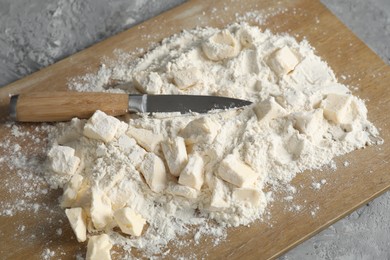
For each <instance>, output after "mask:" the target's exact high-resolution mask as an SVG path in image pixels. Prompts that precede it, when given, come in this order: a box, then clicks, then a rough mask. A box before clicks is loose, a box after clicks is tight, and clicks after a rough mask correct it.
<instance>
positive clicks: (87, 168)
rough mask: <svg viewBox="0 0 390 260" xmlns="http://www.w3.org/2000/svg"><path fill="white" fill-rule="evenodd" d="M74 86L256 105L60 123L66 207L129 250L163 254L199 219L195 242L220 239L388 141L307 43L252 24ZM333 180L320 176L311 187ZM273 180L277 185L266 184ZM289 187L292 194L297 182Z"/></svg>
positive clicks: (171, 45) (210, 32)
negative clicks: (301, 178) (278, 195)
mask: <svg viewBox="0 0 390 260" xmlns="http://www.w3.org/2000/svg"><path fill="white" fill-rule="evenodd" d="M112 82H123V83H125V82H127V83H128V84H122V85H120V86H119V87H115V86H112V84H111V83H112ZM71 88H72V89H73V90H77V91H107V92H121V93H139V92H142V93H149V94H196V95H219V96H227V97H233V98H241V99H246V100H250V101H252V102H253V104H252V105H251V106H248V107H245V108H240V109H232V110H227V111H212V112H210V113H208V114H205V115H203V114H202V115H201V114H196V113H192V114H186V115H178V114H177V113H165V114H156V115H153V116H148V115H127V116H126V117H125V118H122V120H123V122H121V123H119V121H118V120H116V119H114V118H112V117H109V116H107V115H105V114H104V113H102V112H98V113H97V114H95V116H94V117H93V119H90V120H89V121H88V122H87V121H85V120H78V119H73V120H72V121H71V122H70V123H61V124H58V125H57V133H56V138H55V141H54V143H53V148H52V149H56V150H58V148H59V147H69V149H66V151H67V154H69V155H68V157H66V158H65V159H64V162H66V164H60V166H61V167H60V168H61V169H72V170H71V172H70V170H69V171H68V172H66V173H64V174H63V176H62V177H58V178H57V177H56V178H53V176H56V175H58V174H59V170H56V171H55V175H53V172H54V171H53V165H54V166H55V164H54V163H53V162H51V164H50V167H51V169H52V170H49V171H47V172H46V177H47V179H48V180H49V183H50V185H51V186H52V187H53V188H55V187H61V188H63V189H64V191H65V192H64V196H63V197H62V204H61V205H62V207H65V208H82V209H83V212H84V213H85V216H81V215H79V216H78V218H77V219H78V221H79V222H78V224H80V223H81V222H85V228H86V230H87V232H88V234H89V236H94V235H96V234H98V233H101V232H104V233H107V234H109V235H110V237H111V241H113V242H114V243H115V244H118V245H121V246H123V248H124V249H125V250H126V251H128V252H129V254H131V252H130V251H131V248H138V249H140V250H142V252H143V253H144V255H146V256H153V255H156V254H161V253H162V252H163V249H164V247H165V246H166V245H167V244H168V243H169V242H171V241H173V240H175V238H177V237H178V236H183V235H185V234H187V233H188V232H189V231H190V229H189V226H194V231H193V232H194V234H195V235H194V240H195V243H197V242H198V241H199V240H200V238H201V236H203V235H211V236H214V237H215V238H216V239H215V240H214V241H215V242H216V243H218V242H220V241H221V238H224V237H225V236H226V227H230V226H234V227H236V226H239V225H250V224H251V223H252V222H253V221H255V220H262V219H263V218H265V217H267V216H266V209H267V205H268V204H269V203H271V202H272V200H273V198H272V187H277V186H279V185H280V184H282V185H286V184H288V183H289V182H290V181H291V180H292V179H293V178H294V177H295V176H296V174H298V173H300V172H303V171H304V170H313V169H320V168H321V167H324V166H325V165H332V164H334V162H333V161H332V159H333V158H334V157H335V156H339V155H342V154H345V153H348V152H351V151H353V150H355V149H358V148H362V147H365V146H366V145H370V144H376V143H381V140H380V138H378V131H377V130H376V128H375V127H374V126H373V125H372V124H371V123H370V122H369V121H368V120H367V109H366V107H365V105H364V103H363V101H362V100H360V99H359V98H357V97H355V96H352V95H351V92H350V90H349V89H348V88H347V86H345V85H342V84H340V83H338V82H337V80H336V77H335V75H334V73H333V71H332V70H331V69H330V68H329V66H328V65H327V64H326V63H325V62H324V61H322V60H321V59H320V58H319V57H318V56H316V55H315V53H314V50H313V48H312V47H311V46H310V44H309V43H308V42H307V41H305V40H304V41H302V42H300V43H298V42H297V41H296V40H295V39H294V38H292V37H290V36H288V35H274V34H272V33H271V32H270V31H263V32H262V31H260V30H259V29H258V28H257V27H251V26H249V25H247V24H245V23H243V24H233V25H230V26H229V27H227V28H225V29H222V30H220V29H216V28H197V29H194V30H191V31H183V32H182V33H180V34H177V35H174V36H172V37H170V38H167V39H165V40H163V41H162V43H161V45H160V46H158V47H156V48H154V49H153V50H151V51H150V52H148V53H147V54H145V55H144V56H143V57H141V58H135V59H130V60H127V59H123V60H121V62H119V63H118V64H116V65H114V66H106V65H102V66H101V68H100V70H99V72H98V73H97V74H96V75H91V74H90V75H87V76H86V77H85V78H83V79H82V80H75V81H73V84H72V85H71ZM105 122H108V123H105ZM110 122H113V124H111V123H110ZM124 122H126V123H124ZM99 129H100V130H102V129H103V130H104V133H103V132H102V131H103V130H102V131H101V132H99V131H100V130H99ZM13 132H14V133H15V135H19V133H18V131H17V130H13ZM161 147H163V148H161ZM15 149H16V150H17V148H15ZM61 149H62V148H61ZM61 149H60V150H61ZM73 151H74V152H73ZM69 162H72V164H71V165H69ZM75 162H77V165H78V167H77V169H75V167H76V166H77V165H76V163H75ZM65 166H66V167H65ZM54 168H55V169H58V168H59V167H58V165H56V166H55V167H54ZM183 172H184V173H183ZM184 176H185V177H184ZM325 183H326V180H321V181H320V182H318V183H313V189H320V188H321V186H322V185H325ZM266 186H267V187H270V188H271V192H268V193H265V192H264V188H265V187H266ZM289 189H290V190H291V195H293V194H295V193H296V190H297V189H298V188H295V187H291V186H290V188H289ZM285 200H287V201H291V200H292V197H291V196H287V197H286V198H285ZM123 208H130V209H131V212H135V213H134V214H138V215H137V216H139V219H140V221H138V222H137V223H135V224H134V223H133V224H132V225H141V226H137V228H140V229H141V230H143V231H142V234H141V236H139V237H138V236H128V235H124V234H123V233H121V232H118V228H117V227H116V226H118V223H116V222H115V218H114V215H115V212H118V210H122V209H123ZM301 208H302V206H301V205H294V206H293V209H292V210H296V211H299V210H301ZM80 212H81V211H80ZM315 212H316V210H314V211H312V214H313V215H315ZM84 213H83V214H84ZM80 214H81V213H80ZM132 214H133V213H132ZM137 218H138V217H137ZM143 220H145V221H146V223H147V225H146V226H143V223H144V222H143ZM211 220H214V221H215V222H212V221H211ZM80 221H81V222H80ZM123 221H127V220H126V218H121V223H120V224H121V225H122V226H124V225H125V223H122V222H123ZM73 224H74V225H73ZM73 224H72V226H76V224H77V223H76V224H75V223H73ZM121 225H120V226H121ZM79 226H80V225H79ZM81 226H84V224H83V225H81ZM137 230H138V231H139V229H137ZM131 232H133V231H131ZM137 234H138V232H137ZM176 243H181V244H185V243H189V242H186V241H180V242H176Z"/></svg>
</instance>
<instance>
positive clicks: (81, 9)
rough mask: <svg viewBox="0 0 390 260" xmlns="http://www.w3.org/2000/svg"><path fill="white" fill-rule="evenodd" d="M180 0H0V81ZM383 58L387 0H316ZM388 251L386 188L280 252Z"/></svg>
mask: <svg viewBox="0 0 390 260" xmlns="http://www.w3.org/2000/svg"><path fill="white" fill-rule="evenodd" d="M181 2H184V1H183V0H165V1H158V0H149V1H147V0H133V1H130V0H83V1H77V0H36V1H29V0H0V86H4V85H6V84H8V83H10V82H13V81H15V80H17V79H19V78H21V77H24V76H26V75H28V74H30V73H32V72H34V71H37V70H39V69H41V68H43V67H46V66H48V65H49V64H52V63H53V62H55V61H58V60H60V59H62V58H64V57H67V56H69V55H71V54H73V53H75V52H77V51H79V50H81V49H84V48H86V47H88V46H90V45H92V44H93V43H96V42H98V41H100V40H102V39H104V38H107V37H109V36H111V35H113V34H115V33H117V32H119V31H122V30H125V29H127V28H129V27H131V26H133V25H135V24H137V23H139V22H141V21H143V20H145V19H148V18H150V17H152V16H155V15H157V14H158V13H160V12H163V11H164V10H166V9H169V8H171V7H172V6H174V5H177V4H179V3H181ZM322 2H323V3H324V4H325V5H326V6H327V7H328V8H329V9H331V10H332V11H333V12H334V13H335V14H336V15H337V16H338V17H339V18H340V19H341V20H342V21H343V22H344V23H345V24H346V25H347V26H348V27H349V28H350V29H351V30H352V31H353V32H354V33H355V34H357V35H358V37H360V38H361V39H362V40H363V41H364V42H365V43H366V44H367V45H368V46H370V47H371V48H372V49H373V50H374V51H375V52H376V53H377V54H378V55H379V56H380V57H381V58H382V59H383V60H385V61H386V62H387V63H390V0H322ZM281 259H285V260H290V259H291V260H293V259H294V260H295V259H390V193H386V194H384V195H382V196H381V197H379V198H377V199H376V200H374V201H373V202H371V203H369V204H368V205H367V206H364V207H362V208H360V209H359V210H357V211H355V212H354V213H352V214H351V215H350V216H348V217H346V218H344V219H343V220H341V221H339V222H337V223H336V224H334V225H332V226H331V227H330V228H328V229H326V230H324V231H323V232H321V233H320V234H318V235H316V236H314V237H313V238H311V239H309V240H308V241H306V242H304V243H303V244H301V245H300V246H298V247H296V248H295V249H293V250H291V251H290V252H289V253H287V254H286V255H284V256H283V257H281Z"/></svg>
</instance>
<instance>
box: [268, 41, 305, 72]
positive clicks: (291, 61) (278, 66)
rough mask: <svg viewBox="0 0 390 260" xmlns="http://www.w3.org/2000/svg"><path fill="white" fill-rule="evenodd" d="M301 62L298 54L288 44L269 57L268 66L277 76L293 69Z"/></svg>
mask: <svg viewBox="0 0 390 260" xmlns="http://www.w3.org/2000/svg"><path fill="white" fill-rule="evenodd" d="M299 62H300V61H299V58H298V56H297V55H296V54H295V53H294V52H293V51H292V50H291V49H290V48H289V47H288V46H284V47H283V48H281V49H278V50H276V51H274V52H273V53H272V54H271V55H270V56H269V58H268V66H270V68H271V69H272V70H273V72H275V74H276V75H277V76H283V75H286V74H288V73H289V72H291V71H293V70H294V69H295V67H296V66H297V65H298V63H299Z"/></svg>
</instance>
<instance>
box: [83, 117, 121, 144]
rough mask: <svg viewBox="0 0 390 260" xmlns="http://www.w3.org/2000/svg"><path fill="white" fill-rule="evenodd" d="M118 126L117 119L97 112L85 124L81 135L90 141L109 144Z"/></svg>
mask: <svg viewBox="0 0 390 260" xmlns="http://www.w3.org/2000/svg"><path fill="white" fill-rule="evenodd" d="M120 124H121V122H120V121H119V120H118V119H117V118H115V117H113V116H108V115H107V114H106V113H104V112H102V111H100V110H97V111H96V112H95V113H94V114H93V116H92V117H91V118H90V119H89V120H88V122H87V123H86V124H85V126H84V131H83V134H84V135H85V136H86V137H88V138H91V139H96V140H101V141H103V142H110V141H111V140H112V139H114V137H115V134H116V132H117V130H118V128H119V126H120Z"/></svg>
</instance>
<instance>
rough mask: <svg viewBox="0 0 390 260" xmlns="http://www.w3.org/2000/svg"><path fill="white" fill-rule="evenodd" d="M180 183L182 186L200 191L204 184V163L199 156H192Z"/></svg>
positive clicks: (180, 178)
mask: <svg viewBox="0 0 390 260" xmlns="http://www.w3.org/2000/svg"><path fill="white" fill-rule="evenodd" d="M178 182H179V183H180V184H182V185H185V186H188V187H191V188H194V189H196V190H200V189H201V188H202V185H203V182H204V162H203V158H202V157H201V156H200V155H199V154H192V155H190V156H189V158H188V162H187V165H186V166H185V167H184V169H183V170H182V172H181V173H180V177H179V180H178Z"/></svg>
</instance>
